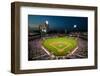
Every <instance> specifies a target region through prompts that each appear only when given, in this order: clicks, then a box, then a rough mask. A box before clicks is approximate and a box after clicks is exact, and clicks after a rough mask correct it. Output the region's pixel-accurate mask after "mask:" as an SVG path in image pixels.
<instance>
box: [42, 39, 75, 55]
mask: <svg viewBox="0 0 100 76" xmlns="http://www.w3.org/2000/svg"><path fill="white" fill-rule="evenodd" d="M42 45H43V46H44V47H45V48H46V49H47V50H48V51H49V52H51V53H52V54H54V55H55V56H65V55H67V54H69V53H70V52H71V51H73V49H74V48H75V47H76V46H77V39H76V38H74V37H52V38H47V39H45V40H43V41H42Z"/></svg>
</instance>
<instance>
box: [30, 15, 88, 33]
mask: <svg viewBox="0 0 100 76" xmlns="http://www.w3.org/2000/svg"><path fill="white" fill-rule="evenodd" d="M45 21H48V23H49V28H50V29H51V30H65V29H66V30H67V31H73V29H74V25H76V26H77V27H76V29H77V31H83V32H87V29H88V18H87V17H74V16H46V15H28V25H29V27H32V26H37V25H39V24H43V23H45Z"/></svg>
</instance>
